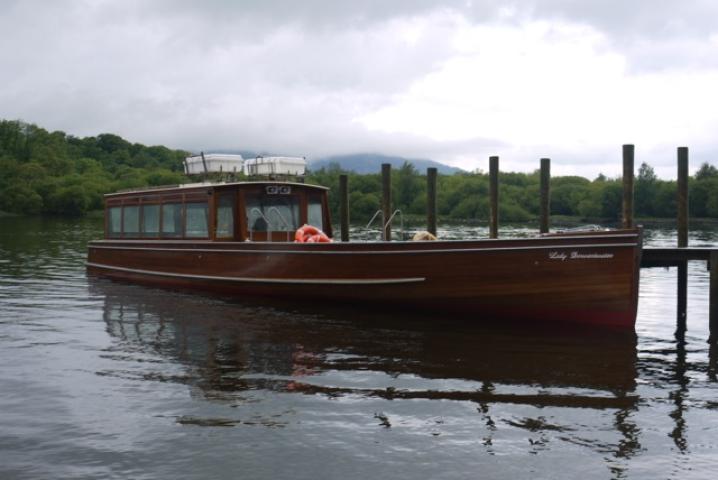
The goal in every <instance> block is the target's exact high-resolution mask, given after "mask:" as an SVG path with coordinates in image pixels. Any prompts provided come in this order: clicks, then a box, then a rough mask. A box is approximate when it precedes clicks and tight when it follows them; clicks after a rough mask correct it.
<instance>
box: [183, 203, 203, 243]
mask: <svg viewBox="0 0 718 480" xmlns="http://www.w3.org/2000/svg"><path fill="white" fill-rule="evenodd" d="M186 209H187V213H186V215H187V228H186V229H185V237H191V238H200V237H208V236H209V235H208V233H207V232H208V231H209V229H208V226H207V220H208V216H207V204H206V203H188V204H187V205H186Z"/></svg>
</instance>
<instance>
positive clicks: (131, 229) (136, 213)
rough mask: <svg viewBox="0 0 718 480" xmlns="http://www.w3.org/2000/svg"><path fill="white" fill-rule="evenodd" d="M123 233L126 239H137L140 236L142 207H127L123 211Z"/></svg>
mask: <svg viewBox="0 0 718 480" xmlns="http://www.w3.org/2000/svg"><path fill="white" fill-rule="evenodd" d="M122 215H123V217H124V218H123V220H122V232H123V233H124V236H125V237H137V236H139V234H140V207H139V206H131V207H128V206H125V207H124V208H123V209H122Z"/></svg>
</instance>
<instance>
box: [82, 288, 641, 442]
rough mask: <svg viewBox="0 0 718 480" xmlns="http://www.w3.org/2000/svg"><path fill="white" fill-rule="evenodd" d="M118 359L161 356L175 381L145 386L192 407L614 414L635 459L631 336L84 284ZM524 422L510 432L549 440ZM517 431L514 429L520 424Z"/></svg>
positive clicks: (166, 377) (159, 376)
mask: <svg viewBox="0 0 718 480" xmlns="http://www.w3.org/2000/svg"><path fill="white" fill-rule="evenodd" d="M90 287H91V289H92V290H93V293H96V294H99V295H101V296H103V297H104V299H105V300H104V301H105V305H104V320H105V322H106V323H107V330H108V332H109V334H110V335H111V336H112V337H113V338H114V339H115V340H116V341H118V344H119V348H120V349H124V350H126V353H127V352H132V354H133V355H147V354H149V355H158V354H159V355H160V356H161V357H162V358H163V359H166V360H169V361H170V362H171V363H173V364H179V365H181V366H182V370H183V371H182V373H181V374H179V375H178V374H177V373H176V370H175V371H174V372H173V373H162V372H159V373H158V372H157V371H153V372H151V373H146V375H147V377H146V378H147V380H152V381H158V380H159V381H177V382H182V383H186V384H188V385H190V386H191V387H192V388H191V391H192V392H193V395H194V396H195V398H197V399H199V400H202V401H204V400H210V401H212V400H219V401H229V402H232V401H233V400H234V399H236V400H239V399H242V398H244V394H245V393H246V392H248V391H257V390H261V391H265V392H281V393H292V394H303V395H317V396H320V397H321V396H325V397H332V398H337V397H344V396H349V397H352V398H374V399H391V400H401V399H425V400H432V399H437V400H458V401H464V402H474V403H475V404H476V405H477V408H478V412H479V413H480V414H482V415H484V416H485V417H486V424H487V425H490V424H491V423H492V422H494V420H492V419H491V415H490V406H491V405H492V404H497V403H498V404H512V405H531V406H536V407H578V408H589V409H599V410H604V409H616V413H615V421H612V423H613V426H614V428H615V429H616V430H617V431H618V433H620V435H622V436H623V437H624V438H623V440H622V441H620V442H618V444H616V446H615V448H616V449H617V451H616V452H615V454H616V455H617V456H625V455H630V454H631V452H632V451H633V450H634V449H636V448H639V444H638V440H637V439H636V438H634V436H635V435H636V433H635V430H636V429H635V428H634V426H631V425H630V412H631V411H632V410H634V409H635V408H636V406H637V402H638V396H637V395H636V393H635V388H636V381H635V379H636V338H635V335H633V334H626V335H619V334H617V333H616V332H612V334H611V335H605V336H601V335H597V334H595V333H593V334H592V335H590V336H587V335H585V333H584V334H583V335H581V334H576V335H572V334H571V333H570V332H565V331H564V332H562V333H560V334H559V333H556V332H552V333H551V334H546V333H542V332H540V331H536V330H532V329H530V328H528V327H527V326H526V325H508V326H505V327H492V328H486V327H483V328H482V327H481V326H479V325H480V324H479V323H477V322H471V323H470V322H468V321H463V322H460V321H453V320H450V319H441V320H440V319H438V318H436V317H432V318H421V317H419V318H417V317H411V318H410V317H408V316H407V317H402V316H399V315H396V314H392V315H391V316H389V315H386V316H381V315H376V314H373V315H369V314H358V313H351V312H348V311H347V310H346V309H342V310H337V311H332V310H323V311H322V312H321V313H319V314H317V313H316V312H315V313H303V312H301V311H300V312H297V311H288V310H282V309H279V308H277V309H271V308H266V307H260V306H252V305H239V304H236V303H231V302H225V301H224V300H221V299H216V298H207V297H199V296H193V295H185V294H179V293H173V292H168V291H164V290H154V289H147V288H142V287H137V286H133V285H126V284H121V283H113V282H110V281H107V280H102V279H92V278H91V279H90ZM536 422H537V420H536V419H527V420H526V422H525V424H519V425H518V426H519V427H522V428H526V429H528V430H532V431H533V430H534V429H538V430H541V429H542V428H544V427H545V428H549V429H550V426H541V425H540V424H537V423H536ZM519 423H521V422H519Z"/></svg>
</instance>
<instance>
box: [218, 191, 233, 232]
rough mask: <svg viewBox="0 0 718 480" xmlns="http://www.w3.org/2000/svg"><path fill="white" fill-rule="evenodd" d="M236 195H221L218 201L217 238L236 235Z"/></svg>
mask: <svg viewBox="0 0 718 480" xmlns="http://www.w3.org/2000/svg"><path fill="white" fill-rule="evenodd" d="M234 203H235V202H234V195H220V196H219V199H218V202H217V227H216V231H215V236H216V237H217V238H231V237H234Z"/></svg>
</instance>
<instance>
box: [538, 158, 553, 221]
mask: <svg viewBox="0 0 718 480" xmlns="http://www.w3.org/2000/svg"><path fill="white" fill-rule="evenodd" d="M550 216H551V159H550V158H542V159H541V220H540V231H541V233H548V229H549V219H550Z"/></svg>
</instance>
